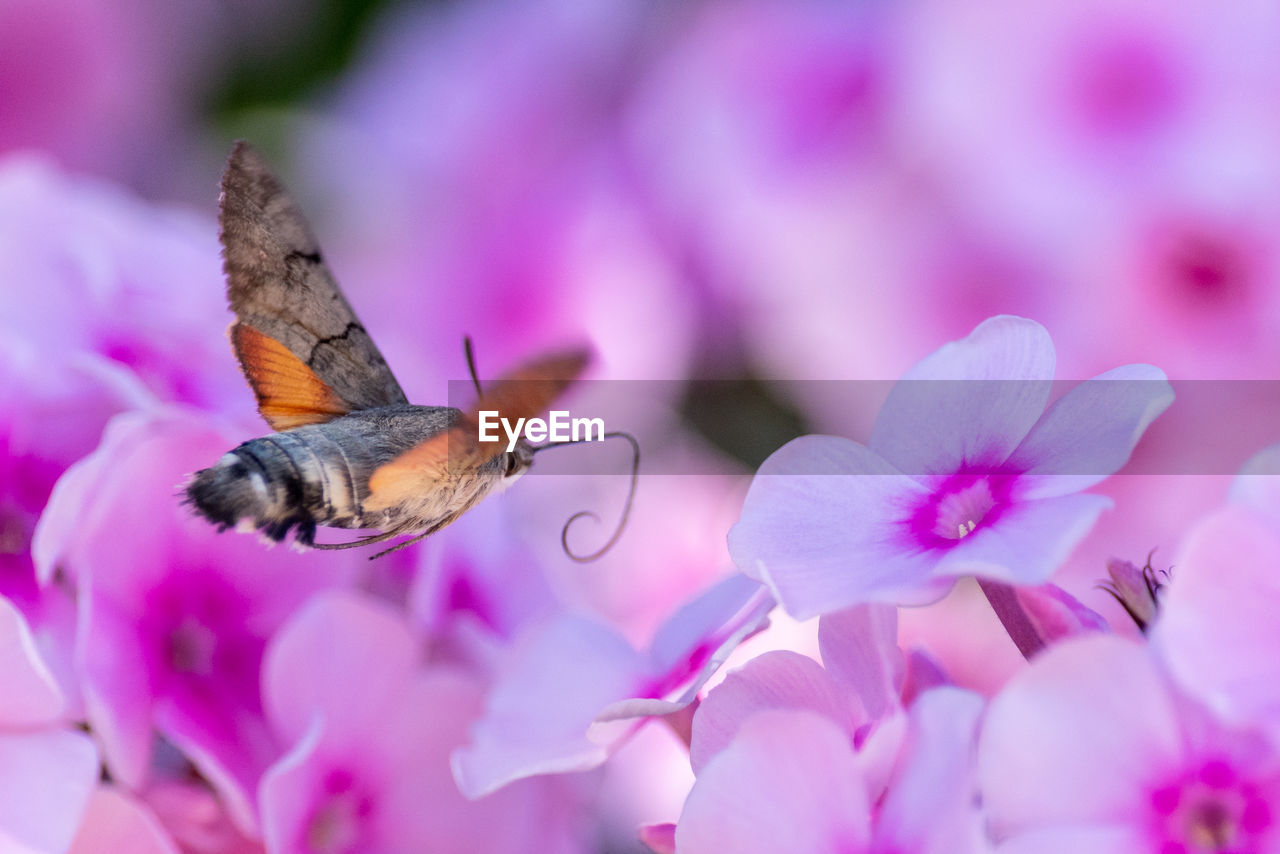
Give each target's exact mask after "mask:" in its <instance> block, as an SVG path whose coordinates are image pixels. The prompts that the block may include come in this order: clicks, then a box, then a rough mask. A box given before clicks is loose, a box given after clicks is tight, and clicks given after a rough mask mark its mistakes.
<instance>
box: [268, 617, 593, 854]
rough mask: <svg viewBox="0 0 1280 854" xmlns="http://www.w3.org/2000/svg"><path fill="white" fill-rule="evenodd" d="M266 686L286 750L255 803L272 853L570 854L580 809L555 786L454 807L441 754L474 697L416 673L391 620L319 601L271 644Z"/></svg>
mask: <svg viewBox="0 0 1280 854" xmlns="http://www.w3.org/2000/svg"><path fill="white" fill-rule="evenodd" d="M263 683H264V699H265V703H266V708H267V713H268V717H269V719H270V721H271V724H272V727H273V730H274V732H275V733H276V734H277V735H278V737H279V738H280V740H281V741H282V743H284V744H286V745H290V746H291V747H290V749H289V752H288V754H287V755H285V756H284V757H283V758H282V759H280V761H278V762H277V763H276V764H275V765H273V766H272V768H271V769H270V770H269V771H268V772H267V774H266V776H265V777H264V778H263V781H262V787H261V790H260V802H261V807H262V816H263V832H264V836H265V839H266V844H267V848H268V850H270V851H272V852H295V851H296V852H304V851H305V852H325V854H355V853H356V852H363V851H379V852H386V854H416V852H422V851H428V850H430V851H440V852H471V851H477V850H480V851H504V852H517V851H528V852H535V851H536V852H544V851H546V852H567V851H572V850H576V849H575V846H574V844H573V842H574V836H573V826H572V824H571V823H569V821H568V820H569V819H571V818H572V817H574V815H575V800H576V796H575V795H574V794H573V792H572V790H571V789H570V788H568V787H566V786H565V785H564V784H563V781H556V780H552V781H545V780H544V781H527V782H525V783H522V784H521V785H519V786H513V787H511V788H509V789H507V790H506V791H504V792H501V793H499V794H497V795H494V796H493V797H491V798H487V799H485V800H484V801H480V802H475V803H472V802H468V801H466V800H464V799H463V797H462V795H461V794H459V793H458V790H457V788H456V786H455V785H454V782H453V778H452V776H451V775H450V772H449V758H448V757H449V751H450V750H452V749H453V748H454V747H455V746H456V745H457V744H459V743H460V742H461V741H462V739H463V738H464V731H465V727H466V725H467V722H468V721H469V720H471V718H472V717H473V716H474V715H475V714H476V713H477V712H478V711H479V707H480V700H481V691H482V686H481V685H480V684H479V683H478V682H477V680H476V679H475V678H474V677H473V676H471V675H469V674H468V673H466V672H464V671H461V670H459V669H457V668H454V667H450V666H425V665H424V664H423V663H422V662H420V661H419V660H418V650H417V645H416V643H415V640H414V638H413V635H412V634H411V633H410V631H409V630H408V627H407V626H406V624H405V623H404V621H403V620H402V619H401V618H400V617H399V615H397V614H396V613H394V612H393V611H391V610H390V609H388V608H387V607H386V606H384V605H381V604H378V603H375V602H373V601H370V600H368V599H365V598H361V597H359V596H356V595H355V594H349V593H331V594H325V595H321V596H318V597H316V598H315V599H313V600H312V601H311V602H310V603H309V604H308V605H307V606H306V607H305V608H303V609H302V610H301V611H300V612H299V613H298V614H297V615H296V616H295V617H294V618H293V619H292V620H291V621H290V622H289V623H288V624H287V625H286V626H285V627H284V628H283V629H282V630H281V631H280V632H279V634H277V635H276V637H275V638H274V639H273V641H272V643H271V648H270V651H269V652H268V655H267V660H266V663H265V669H264V672H263Z"/></svg>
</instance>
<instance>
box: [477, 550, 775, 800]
mask: <svg viewBox="0 0 1280 854" xmlns="http://www.w3.org/2000/svg"><path fill="white" fill-rule="evenodd" d="M772 607H773V602H772V600H770V599H769V598H768V597H767V596H765V595H764V591H763V590H762V589H761V588H760V586H759V585H758V584H756V583H755V582H752V581H751V580H750V579H747V578H744V577H742V576H740V575H735V576H730V577H729V578H727V579H725V580H724V581H723V582H721V583H720V584H718V585H716V586H715V587H713V588H712V589H711V590H709V591H707V592H705V593H703V594H702V595H701V596H699V597H698V598H696V599H694V600H693V601H692V602H690V603H688V604H687V605H685V606H684V607H683V608H681V609H680V610H679V611H677V612H676V613H675V614H674V615H673V616H672V617H671V618H670V619H668V620H667V622H666V623H665V624H664V625H663V626H662V627H661V628H660V629H659V630H658V632H657V634H656V635H655V636H654V638H653V641H652V643H651V644H650V646H649V649H648V650H646V651H645V652H640V651H637V650H636V649H635V648H633V647H632V646H631V645H630V644H629V643H627V642H626V640H624V639H623V638H622V637H621V636H619V635H618V633H617V632H615V631H613V630H612V629H610V628H609V627H607V626H605V625H602V624H600V623H598V622H596V621H594V620H590V619H587V618H584V617H575V616H570V615H562V616H558V617H554V618H550V619H547V620H544V621H542V622H540V623H535V624H533V625H531V626H529V627H528V628H527V629H526V630H525V631H524V632H522V633H521V635H520V636H519V637H517V638H516V640H515V642H514V643H513V644H512V646H511V648H510V649H509V650H507V651H506V652H505V654H504V656H503V657H502V660H501V662H500V664H499V668H498V672H497V675H496V677H495V683H494V685H493V687H492V688H491V689H490V692H489V696H488V698H487V700H486V703H485V711H484V714H483V715H481V716H480V718H479V719H478V720H477V721H476V722H475V723H474V725H473V726H472V728H471V738H470V741H469V743H468V744H467V745H466V746H464V747H462V748H460V749H459V750H458V751H457V752H456V753H455V754H454V758H453V766H454V773H455V775H456V777H457V780H458V786H459V787H460V788H461V789H462V791H463V793H464V794H466V795H467V796H468V797H481V796H483V795H486V794H488V793H490V792H493V791H495V790H497V789H499V788H501V787H502V786H505V785H507V784H509V783H511V782H512V781H514V780H519V779H522V778H524V777H529V776H532V775H536V774H552V773H564V772H569V771H585V770H587V769H590V768H595V767H597V766H598V765H600V764H601V763H603V762H604V761H605V759H607V758H608V756H609V754H610V753H611V752H612V751H613V750H614V749H615V748H616V747H617V746H618V745H619V744H620V743H621V742H622V740H623V739H625V738H626V737H627V736H628V735H630V734H631V733H632V732H633V731H634V730H635V729H636V728H637V727H638V726H640V725H641V724H642V723H644V721H645V720H646V719H647V718H649V717H657V716H662V715H669V714H672V713H675V712H679V711H682V710H683V709H685V708H687V707H688V706H689V705H690V704H691V703H693V702H694V700H695V699H696V697H697V693H698V690H699V689H700V688H701V687H702V685H703V684H704V683H705V682H706V681H707V679H709V678H710V677H711V675H712V674H713V673H714V672H715V670H716V669H717V668H719V666H720V665H721V664H723V663H724V660H725V658H726V657H727V656H728V654H729V653H730V652H732V651H733V649H734V648H735V647H737V645H738V644H739V643H740V642H741V641H742V640H743V638H745V637H746V636H748V635H749V634H752V633H754V632H756V631H758V630H759V629H760V628H761V627H762V625H763V624H764V622H765V617H766V614H767V613H768V612H769V610H771V609H772Z"/></svg>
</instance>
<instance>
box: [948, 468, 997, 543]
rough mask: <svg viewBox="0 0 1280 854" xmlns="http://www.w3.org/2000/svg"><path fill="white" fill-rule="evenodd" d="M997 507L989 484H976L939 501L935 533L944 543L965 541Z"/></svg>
mask: <svg viewBox="0 0 1280 854" xmlns="http://www.w3.org/2000/svg"><path fill="white" fill-rule="evenodd" d="M995 505H996V502H995V500H994V499H993V498H992V497H991V487H990V485H988V483H987V481H986V480H978V481H974V482H973V483H971V484H969V485H968V486H964V487H961V488H960V489H958V490H956V491H955V492H951V493H947V494H945V495H943V496H942V498H941V500H939V501H938V506H937V511H936V515H935V517H934V525H933V532H934V533H935V534H937V535H938V536H939V537H942V538H943V539H947V540H962V539H964V538H965V537H967V536H969V535H970V534H972V533H973V532H974V530H975V529H976V528H977V527H978V525H980V524H982V520H983V519H985V518H987V514H988V513H990V512H991V509H992V508H993V507H995Z"/></svg>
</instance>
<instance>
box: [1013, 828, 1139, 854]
mask: <svg viewBox="0 0 1280 854" xmlns="http://www.w3.org/2000/svg"><path fill="white" fill-rule="evenodd" d="M1150 844H1151V840H1150V838H1149V837H1148V836H1147V835H1146V834H1144V833H1142V832H1140V831H1138V830H1137V829H1135V828H1133V827H1124V826H1120V825H1117V826H1101V827H1051V828H1045V829H1041V830H1033V831H1031V832H1030V833H1023V834H1019V835H1018V836H1015V837H1013V838H1012V839H1010V840H1008V841H1006V842H1004V843H1002V844H1001V845H1000V847H999V848H997V849H996V854H1080V852H1081V851H1088V852H1089V854H1133V852H1135V851H1142V850H1144V849H1145V848H1147V847H1148V846H1150Z"/></svg>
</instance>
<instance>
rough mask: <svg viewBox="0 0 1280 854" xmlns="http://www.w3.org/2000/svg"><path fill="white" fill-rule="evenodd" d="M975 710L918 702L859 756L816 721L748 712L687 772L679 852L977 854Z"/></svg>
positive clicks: (964, 703) (974, 701) (955, 697)
mask: <svg viewBox="0 0 1280 854" xmlns="http://www.w3.org/2000/svg"><path fill="white" fill-rule="evenodd" d="M981 709H982V703H981V700H980V699H979V698H978V697H977V696H976V695H973V694H970V693H968V692H964V691H960V690H957V689H954V688H940V689H936V690H933V691H929V692H926V693H925V694H923V695H921V697H920V698H919V699H918V700H917V702H916V703H915V704H914V705H913V706H912V708H911V711H910V714H909V716H908V718H907V720H906V722H905V723H906V725H905V728H902V727H899V728H893V729H888V730H885V731H883V732H884V734H883V735H882V736H881V737H880V738H879V739H873V740H872V741H871V742H868V744H867V745H866V746H865V748H864V749H863V750H856V749H855V747H854V742H853V740H852V739H851V738H850V737H849V734H848V732H847V731H846V730H845V729H843V728H842V727H841V726H839V725H838V724H837V723H835V722H834V721H832V720H831V719H830V718H829V717H826V716H825V715H822V714H819V713H815V712H812V711H808V710H785V711H784V710H774V709H770V710H765V711H760V712H758V713H756V714H754V715H752V716H750V717H749V718H747V719H746V720H745V721H744V722H743V723H742V726H741V728H740V729H739V730H738V732H737V734H736V735H735V736H734V738H733V740H732V741H731V742H730V743H729V745H728V746H727V747H725V748H724V749H723V750H722V751H720V752H719V753H717V754H716V755H715V756H714V757H712V758H711V760H710V761H709V762H708V763H707V765H706V766H705V767H703V768H702V770H701V771H700V772H699V774H698V780H697V782H696V783H695V785H694V787H693V791H692V792H691V793H690V794H689V799H688V801H687V802H686V803H685V807H684V811H683V812H682V813H681V815H680V820H679V822H678V823H677V824H676V834H675V839H676V848H677V850H678V851H681V852H685V854H702V852H715V851H725V850H729V851H735V852H742V854H755V852H760V854H765V852H776V851H792V852H796V854H830V852H840V854H863V852H866V853H867V854H870V852H873V851H895V852H922V854H923V852H929V854H944V852H947V853H948V854H967V852H981V851H986V850H987V846H986V843H985V839H984V838H983V833H982V824H981V820H980V813H979V812H978V810H977V807H976V805H977V798H976V789H975V787H974V781H973V768H972V752H973V739H974V734H975V730H976V726H977V721H978V716H979V713H980V712H981Z"/></svg>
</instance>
